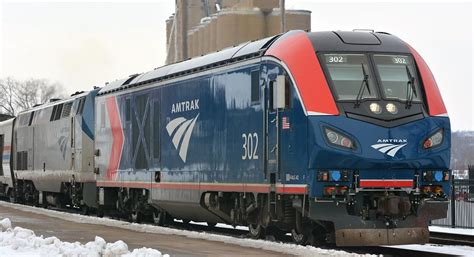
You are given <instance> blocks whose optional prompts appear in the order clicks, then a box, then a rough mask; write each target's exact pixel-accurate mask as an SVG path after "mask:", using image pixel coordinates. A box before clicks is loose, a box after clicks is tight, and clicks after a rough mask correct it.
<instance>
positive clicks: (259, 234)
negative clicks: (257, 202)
mask: <svg viewBox="0 0 474 257" xmlns="http://www.w3.org/2000/svg"><path fill="white" fill-rule="evenodd" d="M249 234H250V236H251V237H252V238H254V239H262V238H265V234H266V233H265V228H264V227H263V226H262V225H260V224H249Z"/></svg>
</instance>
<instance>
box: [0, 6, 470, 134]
mask: <svg viewBox="0 0 474 257" xmlns="http://www.w3.org/2000/svg"><path fill="white" fill-rule="evenodd" d="M0 1H1V4H0V8H1V9H0V49H1V51H0V59H1V62H0V77H6V76H13V77H15V78H18V79H27V78H47V79H50V80H52V81H58V82H60V83H61V84H63V85H64V86H65V88H66V90H67V93H73V92H75V91H76V90H89V89H91V88H92V86H102V85H103V84H104V82H106V81H113V80H115V79H119V78H123V77H126V76H128V75H130V74H134V73H141V72H144V71H148V70H151V69H153V68H155V67H158V66H161V65H163V64H164V60H165V57H166V51H165V43H166V42H165V36H166V35H165V20H166V19H167V18H168V17H169V16H170V15H171V14H172V13H173V12H174V0H162V1H159V0H156V1H146V2H132V1H110V0H108V1H104V2H97V3H95V2H89V1H87V2H79V1H57V0H56V1H50V2H46V1H38V2H32V1H9V0H0ZM193 1H197V0H193ZM286 2H287V4H286V5H287V8H289V9H306V10H310V11H312V21H311V26H312V30H313V31H321V30H352V29H354V28H368V29H375V30H376V31H386V32H390V33H392V34H395V35H397V36H399V37H400V38H402V39H403V40H405V41H406V42H408V43H409V44H411V45H412V46H413V47H414V48H416V49H417V50H418V52H419V53H420V54H421V55H422V56H423V57H424V58H425V60H426V61H427V62H428V65H429V66H430V68H431V70H432V72H433V74H434V76H435V78H436V80H437V82H438V86H439V87H440V90H441V93H442V95H443V97H444V101H445V103H446V105H447V108H448V112H449V115H450V117H451V122H452V128H453V130H474V118H473V116H474V104H473V103H472V102H473V99H474V89H473V63H472V60H473V32H472V30H473V24H472V13H473V4H472V3H471V2H466V1H464V2H456V1H435V2H433V1H401V2H400V1H397V2H381V3H378V2H356V1H351V2H342V1H314V0H312V1H311V0H306V1H305V0H286ZM0 93H1V92H0Z"/></svg>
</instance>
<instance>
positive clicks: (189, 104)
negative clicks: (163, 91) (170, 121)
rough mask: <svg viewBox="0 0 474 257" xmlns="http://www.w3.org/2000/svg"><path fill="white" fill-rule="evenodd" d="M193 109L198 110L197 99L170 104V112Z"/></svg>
mask: <svg viewBox="0 0 474 257" xmlns="http://www.w3.org/2000/svg"><path fill="white" fill-rule="evenodd" d="M194 110H199V99H194V100H191V101H184V102H179V103H174V104H173V105H172V106H171V113H180V112H187V111H194Z"/></svg>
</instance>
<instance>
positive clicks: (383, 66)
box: [374, 55, 421, 101]
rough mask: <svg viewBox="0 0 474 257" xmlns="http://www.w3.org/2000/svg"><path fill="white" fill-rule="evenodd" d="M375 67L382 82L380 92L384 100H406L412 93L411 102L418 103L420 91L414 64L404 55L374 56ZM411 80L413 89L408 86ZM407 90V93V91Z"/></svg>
mask: <svg viewBox="0 0 474 257" xmlns="http://www.w3.org/2000/svg"><path fill="white" fill-rule="evenodd" d="M374 61H375V66H376V67H377V71H378V73H379V76H380V81H381V82H382V92H383V95H384V96H385V97H386V98H396V99H400V100H407V96H409V95H410V94H412V90H413V88H414V91H415V92H414V93H413V99H412V100H413V101H420V99H421V98H420V97H421V96H420V95H421V94H420V89H419V83H418V79H417V75H416V74H417V73H416V70H415V67H414V62H413V60H412V58H411V57H409V56H405V55H374ZM412 78H413V84H414V85H413V87H412V85H410V83H411V79H412ZM407 90H408V91H407Z"/></svg>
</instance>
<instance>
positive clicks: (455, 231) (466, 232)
mask: <svg viewBox="0 0 474 257" xmlns="http://www.w3.org/2000/svg"><path fill="white" fill-rule="evenodd" d="M429 229H430V231H431V232H439V233H447V234H457V235H467V236H474V229H472V228H471V229H469V228H450V227H439V226H430V227H429Z"/></svg>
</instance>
